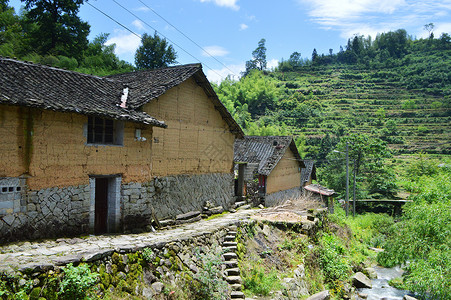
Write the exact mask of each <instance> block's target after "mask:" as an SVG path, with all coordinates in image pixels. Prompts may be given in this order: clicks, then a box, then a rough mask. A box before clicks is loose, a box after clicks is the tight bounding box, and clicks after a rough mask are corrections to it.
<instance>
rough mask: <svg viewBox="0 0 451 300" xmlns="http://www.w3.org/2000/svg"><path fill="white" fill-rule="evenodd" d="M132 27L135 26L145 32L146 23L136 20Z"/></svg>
mask: <svg viewBox="0 0 451 300" xmlns="http://www.w3.org/2000/svg"><path fill="white" fill-rule="evenodd" d="M132 25H133V26H135V27H136V28H137V29H139V30H144V23H143V22H141V21H140V20H134V21H133V22H132Z"/></svg>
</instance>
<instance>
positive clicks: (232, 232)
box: [227, 230, 236, 236]
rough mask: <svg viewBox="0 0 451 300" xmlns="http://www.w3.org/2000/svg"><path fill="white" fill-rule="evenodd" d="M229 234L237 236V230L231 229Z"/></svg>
mask: <svg viewBox="0 0 451 300" xmlns="http://www.w3.org/2000/svg"><path fill="white" fill-rule="evenodd" d="M227 235H233V236H236V231H235V230H234V231H232V230H230V231H229V232H227Z"/></svg>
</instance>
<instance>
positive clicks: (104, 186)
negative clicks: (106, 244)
mask: <svg viewBox="0 0 451 300" xmlns="http://www.w3.org/2000/svg"><path fill="white" fill-rule="evenodd" d="M108 180H109V179H108V178H107V177H105V178H96V179H95V212H94V214H95V223H94V233H95V234H103V233H107V232H108Z"/></svg>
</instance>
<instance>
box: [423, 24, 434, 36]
mask: <svg viewBox="0 0 451 300" xmlns="http://www.w3.org/2000/svg"><path fill="white" fill-rule="evenodd" d="M434 28H435V25H434V23H429V24H426V25H424V30H426V31H427V32H428V36H429V39H431V40H432V39H433V38H434Z"/></svg>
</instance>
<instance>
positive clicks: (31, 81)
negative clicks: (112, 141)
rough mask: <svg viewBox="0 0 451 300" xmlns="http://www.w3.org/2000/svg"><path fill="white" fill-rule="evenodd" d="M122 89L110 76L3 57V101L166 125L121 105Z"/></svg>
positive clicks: (0, 60) (0, 100)
mask: <svg viewBox="0 0 451 300" xmlns="http://www.w3.org/2000/svg"><path fill="white" fill-rule="evenodd" d="M123 90H124V85H123V84H121V83H120V82H116V81H113V80H110V79H105V78H100V77H97V76H92V75H86V74H81V73H77V72H72V71H67V70H62V69H58V68H53V67H48V66H43V65H38V64H33V63H28V62H22V61H18V60H14V59H9V58H3V57H0V104H8V105H19V106H28V107H36V108H41V109H48V110H53V111H60V112H74V113H79V114H85V115H95V116H99V117H105V118H111V119H116V120H124V121H132V122H139V123H145V124H151V125H154V126H159V127H166V125H165V124H164V122H162V121H158V120H156V119H155V118H153V117H151V116H149V115H148V114H146V113H143V112H139V111H135V110H132V109H126V108H122V107H120V106H119V105H120V101H121V95H122V93H123Z"/></svg>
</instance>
